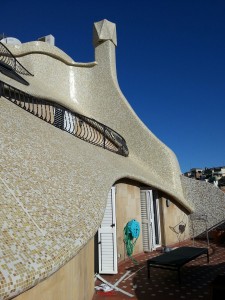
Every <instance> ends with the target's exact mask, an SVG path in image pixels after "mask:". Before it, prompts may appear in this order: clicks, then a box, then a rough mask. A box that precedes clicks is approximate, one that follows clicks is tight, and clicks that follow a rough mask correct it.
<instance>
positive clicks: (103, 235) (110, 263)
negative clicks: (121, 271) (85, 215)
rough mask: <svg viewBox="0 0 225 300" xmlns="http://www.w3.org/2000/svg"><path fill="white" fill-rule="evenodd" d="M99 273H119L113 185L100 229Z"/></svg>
mask: <svg viewBox="0 0 225 300" xmlns="http://www.w3.org/2000/svg"><path fill="white" fill-rule="evenodd" d="M98 245H99V273H100V274H117V273H118V268H117V245H116V214H115V187H112V188H111V190H110V192H109V194H108V199H107V205H106V209H105V214H104V217H103V220H102V224H101V226H100V228H99V230H98Z"/></svg>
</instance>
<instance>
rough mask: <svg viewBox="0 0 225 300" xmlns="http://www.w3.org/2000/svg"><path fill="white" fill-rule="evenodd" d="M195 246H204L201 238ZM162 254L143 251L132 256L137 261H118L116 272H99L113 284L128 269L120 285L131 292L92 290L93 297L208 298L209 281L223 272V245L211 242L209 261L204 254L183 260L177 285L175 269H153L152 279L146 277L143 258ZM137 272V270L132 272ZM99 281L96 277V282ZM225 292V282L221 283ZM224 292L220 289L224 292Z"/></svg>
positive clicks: (117, 299) (137, 299)
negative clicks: (97, 291)
mask: <svg viewBox="0 0 225 300" xmlns="http://www.w3.org/2000/svg"><path fill="white" fill-rule="evenodd" d="M187 245H189V246H193V245H192V242H191V241H185V242H183V243H181V244H180V245H174V246H187ZM195 246H199V247H207V245H206V243H205V242H204V241H197V242H196V243H195ZM159 254H161V253H160V252H159V251H154V252H151V253H143V254H142V255H139V256H138V257H135V259H136V260H137V261H138V262H139V264H138V265H134V264H133V262H132V261H130V260H127V261H125V262H124V263H121V264H120V265H119V273H118V274H116V275H102V277H103V278H104V279H105V280H107V281H108V282H110V283H112V284H114V283H115V282H116V281H117V280H118V279H119V278H120V277H122V276H123V274H125V272H126V271H127V270H129V271H131V273H130V274H129V276H130V275H131V274H133V275H132V276H131V277H130V278H129V279H127V280H126V279H125V280H123V281H121V282H120V283H119V285H118V287H119V288H121V289H123V290H125V291H126V292H128V293H130V294H132V295H133V297H132V298H131V297H129V296H126V295H124V294H122V293H121V292H119V291H114V292H113V294H112V295H104V293H101V294H100V295H98V294H97V293H95V295H94V297H93V299H92V300H106V299H107V300H110V299H111V300H128V299H133V300H147V299H148V300H150V299H154V300H185V299H187V300H190V299H191V300H201V299H204V300H211V299H212V294H211V293H212V289H211V283H212V281H213V280H214V279H215V278H216V277H217V275H220V274H225V245H216V244H214V243H212V242H211V243H210V248H209V254H210V262H209V264H207V263H206V258H205V256H203V257H199V258H197V259H196V260H194V261H191V262H190V263H188V264H186V265H185V266H184V267H183V268H182V269H181V272H182V273H181V274H182V275H181V278H182V283H181V285H179V283H178V280H177V272H173V271H169V270H162V269H152V271H151V279H150V280H149V279H148V278H147V268H146V261H147V260H148V259H149V258H152V257H154V256H157V255H159ZM135 272H136V273H135ZM101 283H102V282H101V281H99V280H97V281H96V285H99V284H101ZM224 292H225V284H224ZM224 292H223V293H224Z"/></svg>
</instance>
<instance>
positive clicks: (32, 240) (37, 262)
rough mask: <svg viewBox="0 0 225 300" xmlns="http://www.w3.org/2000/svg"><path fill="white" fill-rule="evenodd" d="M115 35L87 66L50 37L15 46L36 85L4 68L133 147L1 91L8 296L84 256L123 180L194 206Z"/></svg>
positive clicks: (1, 263) (3, 267) (0, 177)
mask: <svg viewBox="0 0 225 300" xmlns="http://www.w3.org/2000/svg"><path fill="white" fill-rule="evenodd" d="M104 22H105V21H104ZM100 23H101V22H100ZM103 25H104V24H99V27H98V29H97V31H98V30H100V29H99V28H103V29H104V28H105V27H104V26H103ZM106 25H107V26H108V24H106ZM110 26H111V25H110ZM104 30H105V32H106V33H107V34H108V33H110V32H112V30H111V27H110V30H108V29H107V27H106V29H104ZM105 32H104V34H101V32H97V36H96V35H95V39H98V38H100V36H101V38H102V37H103V38H104V40H101V43H100V44H98V43H96V49H95V58H96V61H97V63H91V64H87V65H84V64H77V63H75V62H73V61H72V60H71V59H69V58H68V57H67V56H66V54H63V53H62V52H61V51H60V50H58V49H56V48H55V47H52V48H51V47H50V46H46V45H45V44H44V43H41V42H39V43H36V42H34V43H28V44H24V45H21V46H11V47H10V50H11V52H13V53H15V55H18V60H20V62H21V63H22V64H23V65H24V66H25V67H26V68H28V69H29V70H30V71H31V72H32V73H33V74H34V77H32V78H29V79H27V80H28V81H29V82H30V86H23V85H22V84H20V83H18V82H16V81H14V80H12V79H10V78H8V77H6V76H5V75H3V74H0V79H1V80H2V81H5V82H6V83H9V84H11V85H12V86H15V87H17V88H19V89H21V90H24V91H26V92H28V93H30V94H33V95H35V96H39V97H41V98H44V99H49V100H54V101H56V102H58V103H61V104H62V105H64V106H66V107H68V108H70V109H71V110H74V111H76V112H80V113H82V114H84V115H86V116H88V117H92V118H95V119H96V120H98V121H100V122H102V123H104V124H105V125H107V126H109V127H111V128H112V129H114V130H116V131H117V132H118V133H120V134H121V135H122V136H123V137H124V138H125V139H126V142H127V145H128V148H129V153H130V154H129V157H128V158H125V157H122V156H119V155H116V154H114V153H111V152H109V151H106V150H104V149H101V148H99V147H96V146H93V145H91V144H88V143H86V142H84V141H82V140H79V139H77V138H75V137H73V136H72V135H70V134H68V133H66V132H63V131H61V130H59V129H57V128H55V127H53V126H51V125H49V124H47V123H45V122H43V121H42V120H40V119H38V118H36V117H34V116H33V115H31V114H29V113H28V112H26V111H24V110H22V109H21V108H19V107H17V106H16V105H14V104H12V103H10V102H9V101H8V100H6V99H4V98H3V97H2V98H0V111H1V114H0V123H1V127H0V151H1V155H0V188H1V198H0V201H1V203H0V205H1V211H0V226H1V237H0V238H1V249H0V277H1V280H0V282H1V286H0V299H8V298H10V297H13V296H14V295H17V294H19V293H21V292H22V291H24V290H26V289H28V288H30V287H32V286H34V285H35V284H37V283H38V282H39V281H41V280H43V279H45V278H47V277H48V276H50V275H51V274H52V273H53V272H55V271H56V270H58V269H59V268H60V266H62V265H64V264H65V263H66V262H67V261H68V260H69V259H71V258H72V257H73V256H75V255H76V253H78V251H79V250H80V249H81V248H82V247H83V245H85V244H86V243H87V241H88V240H89V239H90V238H91V237H93V235H94V234H95V232H96V231H97V229H98V227H99V225H100V223H101V220H102V217H103V213H104V209H105V204H106V198H107V194H108V191H109V189H110V187H111V186H112V184H113V183H114V182H115V181H116V180H118V179H120V178H130V179H134V180H137V181H139V182H141V183H143V184H146V185H149V186H152V187H155V188H157V189H159V190H161V191H163V192H165V193H167V194H168V195H169V196H170V198H173V199H174V200H175V201H177V202H179V203H180V205H182V206H183V207H185V208H186V209H187V210H190V211H191V209H192V208H191V205H190V204H189V203H188V202H187V201H186V200H185V197H184V195H183V189H182V185H181V180H180V177H179V174H180V169H179V165H178V162H177V159H176V157H175V155H174V154H173V152H172V151H171V150H170V149H169V148H167V147H166V146H165V145H164V144H163V143H162V142H161V141H159V140H158V139H157V138H156V137H155V136H154V135H153V134H152V133H151V132H150V131H149V130H148V129H147V128H146V127H145V125H144V124H143V123H142V122H141V121H140V120H139V119H138V117H137V116H136V115H135V113H134V112H133V110H132V109H131V107H130V106H129V104H128V102H127V100H126V99H125V97H124V96H123V94H122V92H121V91H120V88H119V86H118V83H117V78H116V68H115V41H114V38H115V33H113V37H111V36H110V37H108V36H107V34H105ZM113 32H114V31H113ZM42 45H43V46H42ZM36 46H37V48H35V47H36ZM46 47H47V48H46ZM50 48H51V49H50Z"/></svg>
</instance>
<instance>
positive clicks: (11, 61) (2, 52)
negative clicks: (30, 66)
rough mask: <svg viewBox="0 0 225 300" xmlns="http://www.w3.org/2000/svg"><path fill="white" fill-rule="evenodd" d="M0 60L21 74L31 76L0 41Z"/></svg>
mask: <svg viewBox="0 0 225 300" xmlns="http://www.w3.org/2000/svg"><path fill="white" fill-rule="evenodd" d="M0 62H2V63H3V64H6V65H7V66H10V67H11V68H12V69H13V70H14V71H15V72H17V73H19V74H22V75H29V76H33V74H31V73H30V72H29V71H28V70H27V69H26V68H24V66H22V65H21V63H19V62H18V60H17V59H16V58H15V57H14V55H13V54H12V52H11V51H9V49H8V48H7V47H6V46H5V45H4V44H3V43H1V42H0Z"/></svg>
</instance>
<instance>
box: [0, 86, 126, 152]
mask: <svg viewBox="0 0 225 300" xmlns="http://www.w3.org/2000/svg"><path fill="white" fill-rule="evenodd" d="M1 96H2V97H4V98H6V99H8V100H9V101H11V102H12V103H14V104H16V105H17V106H19V107H21V108H22V109H24V110H26V111H27V112H29V113H31V114H33V115H34V116H36V117H38V118H40V119H42V120H43V121H45V122H47V123H49V124H51V125H53V126H55V127H57V128H59V129H61V130H64V131H66V132H68V133H70V134H71V135H73V136H75V137H77V138H79V139H81V140H84V141H86V142H88V143H91V144H93V145H96V146H99V147H102V148H104V149H107V150H109V151H111V152H114V153H117V154H119V155H122V156H125V157H127V156H128V154H129V151H128V147H127V145H126V141H125V140H124V138H123V137H122V136H121V135H120V134H118V133H117V132H116V131H114V130H113V129H111V128H109V127H108V126H106V125H104V124H102V123H100V122H98V121H96V120H94V119H92V118H88V117H86V116H83V115H81V114H78V113H75V112H72V111H71V110H69V109H67V108H65V107H64V106H62V105H59V104H57V103H55V102H52V101H48V100H44V99H40V98H37V97H34V96H31V95H29V94H27V93H25V92H23V91H21V90H19V89H17V88H15V87H13V86H11V85H9V84H7V83H5V82H3V81H0V97H1Z"/></svg>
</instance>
